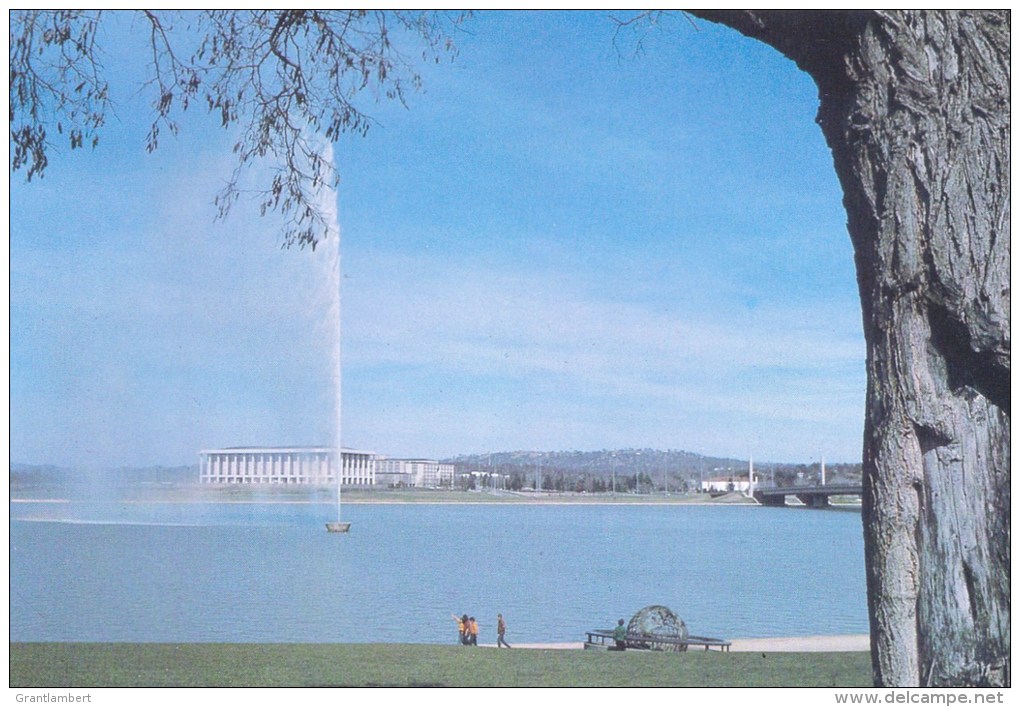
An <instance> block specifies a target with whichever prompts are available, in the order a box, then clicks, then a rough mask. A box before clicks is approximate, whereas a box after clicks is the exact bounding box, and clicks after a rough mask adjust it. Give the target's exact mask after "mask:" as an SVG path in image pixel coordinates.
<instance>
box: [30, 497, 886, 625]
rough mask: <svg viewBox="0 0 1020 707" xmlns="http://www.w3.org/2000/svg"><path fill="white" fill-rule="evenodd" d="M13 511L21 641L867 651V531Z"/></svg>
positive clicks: (698, 522) (322, 510)
mask: <svg viewBox="0 0 1020 707" xmlns="http://www.w3.org/2000/svg"><path fill="white" fill-rule="evenodd" d="M334 513H335V508H332V507H330V506H329V505H326V504H322V505H317V504H69V503H14V504H11V532H10V551H11V554H10V608H11V611H10V639H11V640H12V641H146V642H178V641H180V642H205V641H217V642H220V641H222V642H334V641H339V642H398V643H453V642H454V641H455V637H456V624H455V623H454V621H453V619H452V618H451V613H457V614H458V615H459V614H461V613H467V614H469V615H473V616H475V617H477V618H478V622H479V625H480V628H481V635H480V641H481V642H482V643H487V642H495V632H494V626H495V623H496V613H497V612H502V613H503V615H504V617H506V620H507V623H508V626H509V630H508V632H507V639H508V641H509V642H510V643H511V644H513V642H514V641H519V642H522V643H531V642H568V641H582V640H584V632H585V631H586V630H589V629H593V628H605V627H610V626H612V625H614V624H615V622H616V619H617V618H620V617H623V618H629V617H630V616H631V615H633V614H634V612H636V611H637V610H638V609H640V608H642V607H644V606H647V605H650V604H664V605H666V606H668V607H670V608H671V609H673V610H674V611H675V612H676V613H677V614H678V615H680V616H681V617H682V618H683V619H684V621H685V622H686V623H687V625H688V628H689V629H690V631H691V632H692V633H694V634H698V635H708V636H717V637H724V638H735V637H765V636H799V635H816V634H842V633H867V631H868V621H867V606H866V594H865V579H864V552H863V540H862V534H861V518H860V514H859V513H854V512H845V511H813V510H804V509H782V508H763V507H746V506H744V507H729V506H727V507H722V506H683V505H670V506H625V505H560V506H546V505H495V504H478V505H438V504H436V505H425V504H407V505H390V504H376V505H369V504H364V505H362V504H348V505H345V506H344V519H345V520H349V521H352V522H353V527H352V529H351V532H350V533H349V534H347V535H337V534H330V533H326V532H325V529H324V527H323V522H324V521H326V520H329V519H331V517H332V515H333V514H334Z"/></svg>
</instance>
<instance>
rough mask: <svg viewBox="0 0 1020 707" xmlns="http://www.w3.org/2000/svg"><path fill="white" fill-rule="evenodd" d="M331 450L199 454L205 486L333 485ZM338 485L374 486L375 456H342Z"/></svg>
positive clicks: (240, 450)
mask: <svg viewBox="0 0 1020 707" xmlns="http://www.w3.org/2000/svg"><path fill="white" fill-rule="evenodd" d="M335 456H336V450H335V449H333V448H332V447H225V448H222V449H203V450H202V451H200V452H199V453H198V460H199V461H198V469H199V481H200V482H201V483H204V484H306V485H312V486H327V485H328V486H332V485H335V484H336V475H335V473H334V463H335V462H334V459H335ZM341 456H342V459H343V461H342V463H341V465H340V466H341V473H340V484H341V485H342V486H373V485H375V483H376V480H375V463H376V455H375V453H374V452H365V451H360V450H356V449H344V450H342V452H341Z"/></svg>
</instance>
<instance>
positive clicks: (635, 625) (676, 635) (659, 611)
mask: <svg viewBox="0 0 1020 707" xmlns="http://www.w3.org/2000/svg"><path fill="white" fill-rule="evenodd" d="M627 633H628V634H631V635H633V634H640V635H642V636H651V637H655V636H658V637H662V638H671V639H680V640H687V637H688V636H689V633H688V631H687V624H685V623H684V621H683V619H681V618H680V617H679V616H677V615H676V614H674V613H673V612H672V611H671V610H670V609H669V607H666V606H658V605H654V606H646V607H645V608H644V609H641V611H639V612H637V613H636V614H634V616H633V618H631V620H630V623H629V624H627ZM629 644H630V645H631V646H633V647H634V648H647V649H649V650H653V651H672V652H675V653H680V652H683V651H686V650H687V646H686V645H678V644H676V643H660V642H657V641H655V640H654V639H653V640H649V641H647V642H634V641H629Z"/></svg>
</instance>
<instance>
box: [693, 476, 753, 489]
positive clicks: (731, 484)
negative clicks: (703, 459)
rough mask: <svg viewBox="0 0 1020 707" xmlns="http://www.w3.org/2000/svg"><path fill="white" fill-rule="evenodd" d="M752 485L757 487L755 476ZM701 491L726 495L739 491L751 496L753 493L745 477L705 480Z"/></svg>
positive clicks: (718, 477) (722, 477)
mask: <svg viewBox="0 0 1020 707" xmlns="http://www.w3.org/2000/svg"><path fill="white" fill-rule="evenodd" d="M754 485H755V486H757V485H758V477H757V475H756V476H755V477H754ZM701 490H702V491H703V492H705V493H726V492H728V491H740V492H741V493H746V494H751V493H753V492H754V489H753V488H752V485H751V482H750V481H749V480H748V478H747V476H746V475H744V476H717V477H716V478H714V479H705V480H704V481H702V482H701Z"/></svg>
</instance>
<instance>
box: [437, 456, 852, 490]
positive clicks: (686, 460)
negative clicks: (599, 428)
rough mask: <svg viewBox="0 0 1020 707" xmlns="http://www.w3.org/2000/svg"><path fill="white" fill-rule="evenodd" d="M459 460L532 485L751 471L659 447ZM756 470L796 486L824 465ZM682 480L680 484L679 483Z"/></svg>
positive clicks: (694, 481)
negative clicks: (551, 480) (537, 477)
mask: <svg viewBox="0 0 1020 707" xmlns="http://www.w3.org/2000/svg"><path fill="white" fill-rule="evenodd" d="M443 461H444V462H446V463H451V464H454V465H455V466H456V468H457V473H458V474H465V473H469V472H480V473H482V474H487V473H494V474H500V475H514V474H517V475H520V476H522V477H523V478H524V479H525V480H526V482H525V483H526V484H532V485H533V482H532V481H531V480H533V479H534V478H535V474H536V473H538V472H539V471H540V473H541V475H542V477H543V482H542V483H543V484H544V483H545V477H546V476H550V477H553V478H556V477H558V476H562V477H564V478H565V479H568V480H573V479H577V478H579V477H581V478H587V479H593V478H597V479H601V480H605V479H606V478H608V477H610V476H611V475H612V474H613V473H614V470H615V473H616V475H617V478H622V477H628V476H630V477H635V476H638V475H640V476H642V477H643V483H646V484H648V485H651V486H653V487H663V486H664V485H665V481H666V479H667V477H668V480H669V483H670V486H671V488H674V489H679V488H681V485H683V484H684V483H686V485H687V486H688V487H692V488H693V487H695V486H696V485H698V484H700V481H701V480H703V479H709V478H715V477H731V476H737V477H739V476H741V475H743V476H746V475H747V470H748V461H747V460H746V459H733V458H725V457H709V456H703V455H701V454H696V453H694V452H687V451H683V450H673V449H669V450H660V449H602V450H598V451H590V452H581V451H567V452H538V451H515V452H492V453H486V454H465V455H460V456H456V457H452V458H449V459H445V460H443ZM755 474H756V475H757V476H758V477H759V478H760V479H761V480H762V481H763V482H768V483H771V482H773V481H774V482H775V483H776V484H778V485H781V486H793V485H801V484H806V483H814V482H817V481H818V479H819V478H820V476H821V467H820V464H818V463H814V464H791V463H773V462H757V461H756V462H755ZM860 478H861V465H860V464H826V479H827V480H830V481H833V480H836V479H842V480H848V481H859V480H860ZM678 484H680V485H678Z"/></svg>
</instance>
